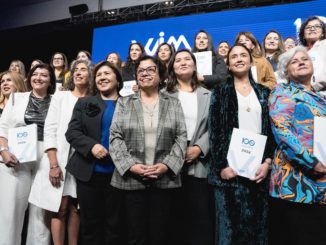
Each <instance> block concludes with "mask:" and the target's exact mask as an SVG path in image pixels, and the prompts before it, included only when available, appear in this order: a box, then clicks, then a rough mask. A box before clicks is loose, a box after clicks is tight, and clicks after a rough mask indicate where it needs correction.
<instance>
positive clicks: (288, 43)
mask: <svg viewBox="0 0 326 245" xmlns="http://www.w3.org/2000/svg"><path fill="white" fill-rule="evenodd" d="M295 46H296V44H295V41H294V39H292V38H290V37H288V38H287V39H285V40H284V50H285V51H288V50H289V49H291V48H294V47H295Z"/></svg>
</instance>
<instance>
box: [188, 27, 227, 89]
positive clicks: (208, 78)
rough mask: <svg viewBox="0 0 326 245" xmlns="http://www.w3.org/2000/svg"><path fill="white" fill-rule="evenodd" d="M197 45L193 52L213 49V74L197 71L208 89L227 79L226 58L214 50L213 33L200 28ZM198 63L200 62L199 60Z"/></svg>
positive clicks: (196, 39) (200, 80)
mask: <svg viewBox="0 0 326 245" xmlns="http://www.w3.org/2000/svg"><path fill="white" fill-rule="evenodd" d="M194 43H195V46H194V47H193V49H192V52H193V53H199V52H204V51H211V53H212V54H211V56H212V57H211V59H212V71H211V73H212V74H211V75H203V74H200V72H198V73H197V79H198V81H199V82H201V83H203V85H204V86H205V87H206V88H207V89H213V88H214V87H215V86H216V84H219V83H223V82H225V81H226V79H227V75H228V74H227V68H226V66H225V63H224V60H223V58H222V57H221V56H220V55H217V54H216V53H215V50H214V45H213V40H212V37H211V35H210V34H209V33H208V32H207V31H205V30H200V31H199V32H197V34H196V35H195V41H194ZM197 63H198V62H197Z"/></svg>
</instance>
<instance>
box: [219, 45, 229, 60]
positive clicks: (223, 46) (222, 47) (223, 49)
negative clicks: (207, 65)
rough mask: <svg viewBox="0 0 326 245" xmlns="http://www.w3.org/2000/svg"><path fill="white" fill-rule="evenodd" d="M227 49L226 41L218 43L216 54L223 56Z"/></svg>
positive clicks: (225, 54)
mask: <svg viewBox="0 0 326 245" xmlns="http://www.w3.org/2000/svg"><path fill="white" fill-rule="evenodd" d="M229 50H230V48H229V45H228V44H227V43H220V45H218V54H219V55H220V56H222V57H223V58H225V57H226V56H227V54H228V52H229Z"/></svg>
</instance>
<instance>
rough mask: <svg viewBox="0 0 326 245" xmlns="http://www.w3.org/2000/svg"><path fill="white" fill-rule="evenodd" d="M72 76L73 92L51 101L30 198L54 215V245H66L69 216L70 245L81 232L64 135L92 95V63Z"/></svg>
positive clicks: (82, 63)
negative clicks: (80, 100)
mask: <svg viewBox="0 0 326 245" xmlns="http://www.w3.org/2000/svg"><path fill="white" fill-rule="evenodd" d="M70 74H71V76H70V79H69V81H68V89H69V90H70V91H58V92H56V93H55V94H54V95H53V97H52V100H51V104H50V108H49V111H48V115H47V117H46V119H45V125H44V152H45V153H44V155H43V157H42V160H41V164H40V169H39V170H38V172H37V173H36V176H35V180H34V183H33V186H32V190H31V195H30V198H29V201H30V202H31V203H33V204H34V205H36V206H38V207H40V208H43V209H45V210H48V211H51V212H52V213H51V215H50V218H51V233H52V239H53V244H54V245H61V244H62V245H63V244H64V241H65V233H66V220H67V216H68V217H69V222H67V224H68V227H67V228H68V236H69V239H68V241H69V242H68V243H69V245H77V241H78V231H79V215H78V213H77V207H76V203H77V202H76V198H77V195H76V182H75V179H74V177H73V176H72V175H70V174H69V173H68V172H66V169H65V168H66V165H67V162H68V158H69V153H70V151H71V148H70V145H69V143H68V142H67V140H66V137H65V133H66V131H67V128H68V124H69V121H70V118H71V115H72V111H73V109H74V106H75V104H76V102H77V100H78V98H80V97H84V96H88V95H89V94H90V93H91V88H92V82H91V81H92V67H91V66H90V65H89V62H87V61H84V60H78V61H76V62H75V63H74V65H73V67H72V69H71V71H70Z"/></svg>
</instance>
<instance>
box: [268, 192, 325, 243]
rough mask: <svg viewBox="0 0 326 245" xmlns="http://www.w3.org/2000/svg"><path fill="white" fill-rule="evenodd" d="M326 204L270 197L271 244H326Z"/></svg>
mask: <svg viewBox="0 0 326 245" xmlns="http://www.w3.org/2000/svg"><path fill="white" fill-rule="evenodd" d="M325 228H326V205H321V204H303V203H295V202H290V201H285V200H282V199H277V198H270V227H269V244H270V245H283V244H284V245H285V244H286V245H291V244H295V245H307V244H309V245H320V244H326V232H325Z"/></svg>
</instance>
